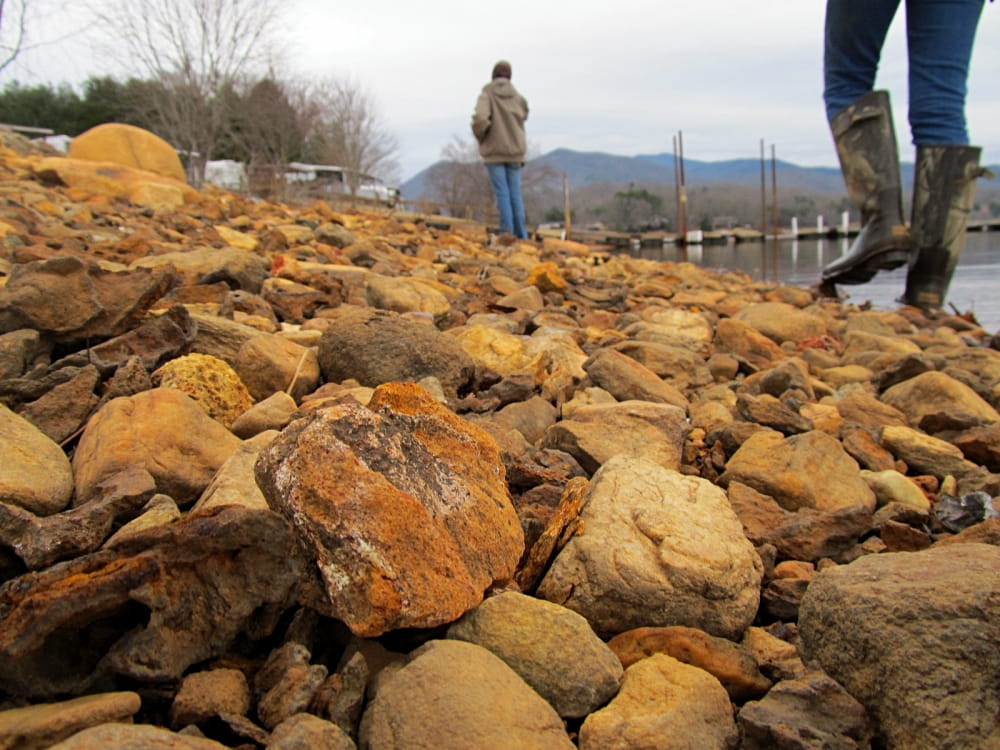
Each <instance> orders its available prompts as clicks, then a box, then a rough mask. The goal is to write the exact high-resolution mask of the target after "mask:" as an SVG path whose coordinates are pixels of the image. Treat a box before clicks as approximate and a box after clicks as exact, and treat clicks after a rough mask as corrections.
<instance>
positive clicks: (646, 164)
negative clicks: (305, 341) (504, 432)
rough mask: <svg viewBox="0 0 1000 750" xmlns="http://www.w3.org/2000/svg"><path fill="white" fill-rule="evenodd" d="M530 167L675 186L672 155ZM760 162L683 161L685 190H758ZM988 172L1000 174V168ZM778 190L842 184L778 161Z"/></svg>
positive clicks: (560, 158)
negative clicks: (721, 186) (725, 186)
mask: <svg viewBox="0 0 1000 750" xmlns="http://www.w3.org/2000/svg"><path fill="white" fill-rule="evenodd" d="M532 163H537V164H546V165H549V166H550V167H552V168H553V169H554V170H555V171H556V172H558V173H560V174H566V175H567V177H568V180H569V185H570V188H571V189H573V188H579V187H584V186H586V185H592V184H595V183H605V184H609V185H628V184H629V183H632V182H634V183H636V184H637V185H639V184H643V183H647V184H669V185H672V184H673V183H674V155H673V154H644V155H640V156H616V155H615V154H605V153H600V152H592V151H572V150H570V149H567V148H558V149H556V150H555V151H550V152H549V153H547V154H544V155H543V156H539V157H538V158H537V159H535V160H534V161H533V162H532ZM760 166H761V165H760V160H759V159H729V160H726V161H698V160H696V159H687V158H685V159H684V182H685V184H686V185H687V186H689V187H693V186H702V185H712V184H730V185H751V186H759V185H760V178H761V169H760ZM431 168H432V167H428V168H427V169H424V170H423V171H421V172H419V173H418V174H416V175H414V176H413V177H411V178H410V179H409V180H407V181H406V182H404V183H403V184H402V185H401V186H400V189H401V191H402V194H403V197H404V198H409V199H411V200H412V199H417V198H420V197H421V195H422V193H423V191H424V187H425V181H426V177H427V173H428V171H429V170H430V169H431ZM991 169H992V170H993V171H994V172H996V173H997V174H1000V167H997V166H993V167H991ZM775 171H776V173H777V182H778V187H779V189H781V190H783V191H784V190H788V189H789V188H791V189H801V190H814V191H818V192H823V193H832V194H838V195H843V194H844V181H843V177H841V174H840V168H839V167H800V166H798V165H797V164H792V163H790V162H786V161H781V160H776V162H775ZM901 172H902V180H903V186H904V189H906V188H907V187H908V186H910V185H912V183H913V164H912V163H904V164H902V166H901ZM765 180H766V185H767V189H768V190H769V191H770V189H771V161H770V159H768V160H767V161H766V163H765Z"/></svg>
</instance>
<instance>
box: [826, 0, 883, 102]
mask: <svg viewBox="0 0 1000 750" xmlns="http://www.w3.org/2000/svg"><path fill="white" fill-rule="evenodd" d="M898 7H899V0H827V4H826V23H825V27H824V47H823V101H824V103H825V104H826V117H827V119H828V120H832V119H833V118H834V116H835V115H836V114H837V113H838V112H840V111H841V110H842V109H844V108H845V107H847V106H848V105H850V104H852V103H853V102H854V101H855V100H857V99H858V98H860V97H862V96H864V95H865V94H867V93H869V92H870V91H871V90H872V89H873V88H874V86H875V74H876V72H877V71H878V64H879V57H880V56H881V54H882V45H883V44H884V43H885V36H886V34H887V33H888V31H889V24H891V23H892V18H893V16H895V15H896V9H897V8H898Z"/></svg>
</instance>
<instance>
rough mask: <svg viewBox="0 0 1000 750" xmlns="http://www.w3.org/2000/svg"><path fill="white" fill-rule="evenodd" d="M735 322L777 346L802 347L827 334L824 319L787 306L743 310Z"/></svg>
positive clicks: (778, 304) (763, 305)
mask: <svg viewBox="0 0 1000 750" xmlns="http://www.w3.org/2000/svg"><path fill="white" fill-rule="evenodd" d="M735 319H736V320H739V321H742V322H744V323H747V324H748V325H750V326H752V327H753V328H755V329H756V330H757V331H760V332H761V333H762V334H764V335H765V336H767V337H768V338H769V339H771V340H772V341H774V342H775V343H777V344H783V343H784V342H786V341H791V342H793V343H796V344H797V343H799V342H800V341H804V340H806V339H814V338H818V337H820V336H825V335H826V334H827V333H828V331H827V328H826V323H825V322H824V321H823V319H822V318H821V317H820V316H818V315H814V314H812V313H810V312H807V311H806V310H800V309H798V308H797V307H795V306H793V305H790V304H788V303H785V302H759V303H757V304H755V305H748V306H747V307H745V308H743V309H742V310H740V311H739V312H738V313H737V314H736V316H735Z"/></svg>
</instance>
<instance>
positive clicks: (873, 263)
mask: <svg viewBox="0 0 1000 750" xmlns="http://www.w3.org/2000/svg"><path fill="white" fill-rule="evenodd" d="M830 130H831V131H832V132H833V140H834V143H835V144H836V146H837V156H838V157H839V159H840V169H841V171H842V172H843V173H844V184H845V186H846V187H847V197H848V198H849V199H850V201H851V203H852V204H853V205H854V206H855V207H856V208H857V209H858V210H859V211H860V212H861V231H860V232H859V233H858V236H857V237H856V238H855V240H854V242H853V243H852V244H851V247H850V249H849V250H848V251H847V253H846V254H845V255H843V256H842V257H840V258H838V259H837V260H835V261H834V262H833V263H830V264H829V265H828V266H827V267H826V268H824V269H823V272H822V278H823V284H824V285H826V286H830V285H832V284H863V283H865V282H866V281H869V280H870V279H871V278H872V277H873V276H874V275H875V274H876V273H878V271H880V270H883V269H884V270H891V269H893V268H899V267H900V266H902V265H904V264H905V263H906V262H907V261H908V260H909V258H910V249H911V247H912V246H911V244H910V238H909V233H908V232H907V229H906V223H905V221H904V219H903V190H902V179H901V178H900V174H899V149H898V147H897V145H896V131H895V129H894V128H893V124H892V109H891V108H890V107H889V94H888V92H886V91H872V92H871V93H869V94H865V95H864V96H862V97H861V98H859V99H857V100H855V101H854V102H853V103H852V104H849V105H848V106H847V107H845V108H844V109H842V110H841V111H840V112H838V113H837V114H836V115H834V117H833V119H832V120H831V121H830Z"/></svg>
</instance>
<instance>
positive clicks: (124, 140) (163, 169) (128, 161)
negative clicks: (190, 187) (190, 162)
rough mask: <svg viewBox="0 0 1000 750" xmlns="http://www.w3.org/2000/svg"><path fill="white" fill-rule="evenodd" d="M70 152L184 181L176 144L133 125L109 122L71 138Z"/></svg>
mask: <svg viewBox="0 0 1000 750" xmlns="http://www.w3.org/2000/svg"><path fill="white" fill-rule="evenodd" d="M68 156H69V157H70V158H72V159H86V160H87V161H110V162H114V163H115V164H122V165H124V166H126V167H135V168H136V169H144V170H146V171H147V172H155V173H156V174H160V175H163V176H164V177H173V178H174V179H175V180H180V181H181V182H184V181H185V176H184V166H183V165H182V164H181V159H180V157H179V156H178V155H177V152H176V151H175V150H174V147H173V146H171V145H170V144H169V143H167V142H166V141H165V140H163V139H162V138H160V136H158V135H155V134H154V133H150V132H149V131H148V130H143V129H142V128H137V127H135V126H134V125H124V124H122V123H119V122H107V123H104V124H103V125H97V126H96V127H93V128H91V129H90V130H87V131H86V132H83V133H80V135H78V136H77V137H76V138H74V139H73V140H72V141H70V144H69V153H68Z"/></svg>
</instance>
